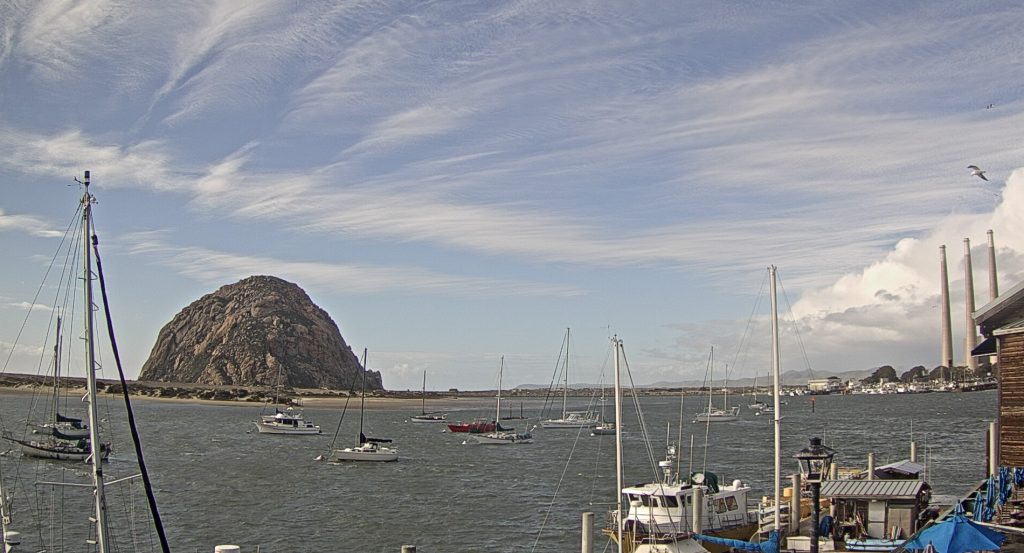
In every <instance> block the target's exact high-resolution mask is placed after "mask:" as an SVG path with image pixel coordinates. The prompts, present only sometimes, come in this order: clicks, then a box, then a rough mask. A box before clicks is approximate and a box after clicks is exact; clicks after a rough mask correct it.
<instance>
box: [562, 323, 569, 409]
mask: <svg viewBox="0 0 1024 553" xmlns="http://www.w3.org/2000/svg"><path fill="white" fill-rule="evenodd" d="M563 372H564V373H565V386H563V387H562V420H565V417H566V414H565V409H566V404H567V403H568V401H569V327H566V328H565V370H564V371H563Z"/></svg>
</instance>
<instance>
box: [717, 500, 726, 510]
mask: <svg viewBox="0 0 1024 553" xmlns="http://www.w3.org/2000/svg"><path fill="white" fill-rule="evenodd" d="M725 511H726V506H725V500H724V499H716V500H715V512H716V513H724V512H725Z"/></svg>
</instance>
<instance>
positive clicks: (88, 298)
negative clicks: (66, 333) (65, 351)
mask: <svg viewBox="0 0 1024 553" xmlns="http://www.w3.org/2000/svg"><path fill="white" fill-rule="evenodd" d="M83 184H84V185H85V193H84V194H83V196H82V233H83V234H82V280H83V287H84V295H85V382H86V388H87V391H88V394H87V397H88V402H89V441H90V444H89V447H90V448H91V450H92V453H91V455H89V458H90V459H92V482H93V487H94V490H93V495H94V498H95V501H96V503H95V513H94V518H95V519H96V550H97V551H98V552H99V553H106V551H107V538H108V536H107V512H106V511H107V507H106V498H105V496H104V493H103V454H102V450H103V444H102V442H100V433H99V428H100V425H99V420H100V419H99V413H98V412H97V409H96V351H95V348H94V344H93V328H92V312H93V309H92V304H93V302H92V257H91V255H90V251H89V246H90V245H91V241H90V239H91V235H92V204H93V202H94V201H95V199H94V198H93V197H92V195H91V194H89V171H86V172H85V179H84V181H83Z"/></svg>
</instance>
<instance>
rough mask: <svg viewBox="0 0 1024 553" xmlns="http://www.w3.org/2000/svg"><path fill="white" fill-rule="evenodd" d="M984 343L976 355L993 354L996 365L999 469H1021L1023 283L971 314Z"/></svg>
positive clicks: (1023, 433) (1023, 461)
mask: <svg viewBox="0 0 1024 553" xmlns="http://www.w3.org/2000/svg"><path fill="white" fill-rule="evenodd" d="M973 316H974V322H975V324H977V325H978V328H979V330H980V331H981V335H982V336H983V337H984V338H985V340H984V341H983V342H982V343H981V344H979V345H978V347H976V348H974V350H973V351H972V354H973V355H975V356H982V355H995V356H996V363H997V364H998V367H999V369H998V375H999V377H998V380H999V396H998V397H999V399H998V411H999V416H998V418H997V423H996V432H997V433H998V440H997V446H996V451H995V453H996V464H997V465H998V466H1014V467H1021V466H1024V282H1022V283H1020V284H1018V285H1016V286H1014V287H1013V288H1011V289H1010V290H1008V291H1007V292H1005V293H1004V294H1003V295H1001V296H999V297H998V298H996V299H994V300H992V301H991V302H989V303H988V304H986V305H984V306H982V307H981V309H978V310H977V311H975V312H974V314H973Z"/></svg>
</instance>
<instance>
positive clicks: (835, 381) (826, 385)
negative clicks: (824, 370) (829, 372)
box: [807, 376, 843, 394]
mask: <svg viewBox="0 0 1024 553" xmlns="http://www.w3.org/2000/svg"><path fill="white" fill-rule="evenodd" d="M807 390H808V391H809V392H811V393H812V394H831V393H837V392H842V391H843V381H842V380H841V379H840V378H839V377H837V376H830V377H828V378H811V379H808V380H807Z"/></svg>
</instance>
